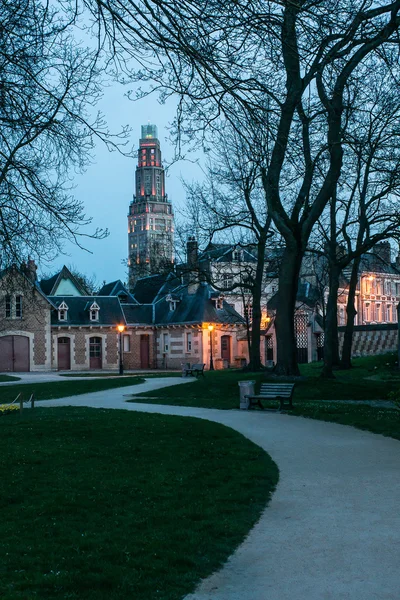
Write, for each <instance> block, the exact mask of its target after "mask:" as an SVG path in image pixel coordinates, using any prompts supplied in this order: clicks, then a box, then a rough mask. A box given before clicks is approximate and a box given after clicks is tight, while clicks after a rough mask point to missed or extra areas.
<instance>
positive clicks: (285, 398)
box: [246, 383, 294, 410]
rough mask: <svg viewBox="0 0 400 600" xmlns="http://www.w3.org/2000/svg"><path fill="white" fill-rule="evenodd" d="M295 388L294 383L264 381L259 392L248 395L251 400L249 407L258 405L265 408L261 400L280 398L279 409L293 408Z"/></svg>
mask: <svg viewBox="0 0 400 600" xmlns="http://www.w3.org/2000/svg"><path fill="white" fill-rule="evenodd" d="M293 390H294V383H262V384H261V389H260V393H259V394H255V395H254V396H246V398H248V400H249V409H250V408H251V407H252V406H257V405H258V406H259V407H260V408H262V409H264V407H263V405H262V403H261V400H279V410H283V409H284V408H293V404H292V397H293Z"/></svg>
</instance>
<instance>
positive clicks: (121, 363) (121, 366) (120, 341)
mask: <svg viewBox="0 0 400 600" xmlns="http://www.w3.org/2000/svg"><path fill="white" fill-rule="evenodd" d="M117 329H118V332H119V374H120V375H123V374H124V363H123V360H122V356H123V355H122V352H123V348H122V333H123V332H124V331H125V325H118V327H117Z"/></svg>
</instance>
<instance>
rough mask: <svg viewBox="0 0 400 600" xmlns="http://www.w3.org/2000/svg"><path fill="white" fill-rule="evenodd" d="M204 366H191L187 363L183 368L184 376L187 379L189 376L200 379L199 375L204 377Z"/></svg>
mask: <svg viewBox="0 0 400 600" xmlns="http://www.w3.org/2000/svg"><path fill="white" fill-rule="evenodd" d="M205 366H206V365H205V363H204V364H201V363H199V364H197V365H192V366H190V363H186V365H183V366H182V376H183V377H186V376H187V375H194V377H198V376H199V375H203V377H204V367H205Z"/></svg>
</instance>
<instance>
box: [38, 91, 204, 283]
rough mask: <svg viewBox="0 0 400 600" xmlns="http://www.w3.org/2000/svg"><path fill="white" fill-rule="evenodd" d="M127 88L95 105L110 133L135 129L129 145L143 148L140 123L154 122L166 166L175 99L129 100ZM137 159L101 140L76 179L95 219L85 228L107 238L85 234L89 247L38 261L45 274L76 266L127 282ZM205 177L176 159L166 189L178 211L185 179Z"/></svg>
mask: <svg viewBox="0 0 400 600" xmlns="http://www.w3.org/2000/svg"><path fill="white" fill-rule="evenodd" d="M126 92H127V88H125V87H123V86H122V85H120V84H117V83H115V84H112V85H110V86H109V87H107V88H106V89H105V91H104V97H103V99H102V101H101V102H100V103H99V104H98V105H97V109H99V110H101V112H102V113H103V114H104V116H105V118H106V121H107V123H108V126H109V128H110V130H111V131H114V132H116V131H118V130H119V129H120V127H121V126H122V125H129V126H130V127H131V128H132V130H133V131H132V134H131V136H132V137H131V140H130V146H132V143H133V144H134V148H135V150H137V148H138V146H139V138H140V128H141V125H144V124H146V123H148V122H149V121H150V122H151V123H154V124H155V125H157V127H158V137H159V140H160V143H161V151H162V157H163V162H164V165H165V163H168V162H169V161H171V159H172V157H173V147H172V144H171V142H169V141H167V140H166V138H167V137H168V131H167V126H168V124H169V123H170V122H171V121H172V119H173V118H174V114H175V103H174V100H173V99H172V100H170V101H169V102H168V103H166V104H164V105H161V104H159V103H158V101H157V97H156V95H151V96H149V97H147V98H145V99H142V100H138V101H131V100H129V99H128V98H127V97H126V96H125V94H126ZM136 164H137V159H136V157H135V158H127V157H125V156H123V155H121V154H120V153H118V152H109V151H108V150H107V148H106V147H105V146H104V145H103V144H102V143H100V142H99V143H98V144H97V146H96V148H95V151H94V160H93V162H92V164H91V165H89V167H88V168H87V170H86V172H85V173H84V174H82V175H76V176H75V178H74V185H75V186H76V187H75V192H74V194H75V197H76V198H77V199H78V200H80V201H82V203H83V206H84V209H85V212H86V215H87V216H88V217H92V219H93V221H92V224H91V225H90V226H88V227H86V228H85V229H83V230H82V231H84V232H88V233H89V232H91V231H93V230H94V229H96V227H100V228H103V229H104V228H107V229H108V230H109V236H108V237H107V238H105V239H103V240H91V239H89V238H86V239H84V240H83V243H84V245H85V247H86V248H87V250H89V251H90V252H88V251H85V250H81V249H79V248H78V247H76V246H74V245H72V244H66V245H65V254H63V255H59V256H58V257H57V258H56V259H55V260H54V261H53V262H52V263H51V264H43V265H40V269H39V276H40V271H41V272H42V273H54V272H56V271H57V270H60V269H61V268H62V266H63V265H64V264H65V265H72V266H74V267H75V268H76V269H77V270H78V271H80V272H81V273H85V274H86V275H88V276H90V277H92V276H94V277H95V279H96V281H97V282H98V284H100V285H101V284H102V283H103V281H107V282H109V281H114V280H116V279H121V280H122V281H126V280H127V268H126V266H125V265H124V264H123V263H122V261H123V260H126V259H127V252H128V233H127V229H128V228H127V213H128V208H129V204H130V202H131V200H132V196H133V192H134V178H135V169H136ZM182 177H183V178H185V179H186V180H190V181H192V180H196V179H201V169H200V167H199V166H197V165H195V164H193V163H192V162H189V161H180V162H178V163H174V164H173V165H172V166H171V167H170V168H169V169H168V172H167V176H166V192H167V194H168V197H169V199H170V201H171V202H172V205H173V206H174V208H175V211H176V210H177V209H178V210H179V208H182V207H183V205H184V203H185V192H184V188H183V185H182V182H181V178H182Z"/></svg>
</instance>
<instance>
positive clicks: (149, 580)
mask: <svg viewBox="0 0 400 600" xmlns="http://www.w3.org/2000/svg"><path fill="white" fill-rule="evenodd" d="M0 454H1V457H2V461H1V463H0V507H1V511H2V517H3V518H2V519H1V520H0V556H1V561H0V597H1V599H2V600H33V599H34V598H35V599H38V600H52V599H57V600H64V599H65V600H66V599H69V600H71V599H76V600H83V599H84V600H125V599H126V600H127V599H132V600H179V599H180V598H182V597H183V596H184V595H186V594H187V593H189V592H191V591H192V590H193V589H194V587H195V586H196V584H197V583H198V582H199V580H200V579H201V578H204V577H206V576H208V575H209V574H211V573H212V572H213V571H215V570H216V569H217V568H219V567H220V566H221V565H222V564H223V563H224V561H226V559H227V557H228V556H229V555H230V554H231V553H232V551H233V550H234V548H235V547H236V546H237V545H238V544H240V543H241V542H242V540H243V539H244V537H245V535H246V534H247V532H248V531H249V529H250V528H251V527H252V526H253V525H254V524H255V522H256V521H257V520H258V518H259V516H260V514H261V512H262V510H263V508H264V507H265V505H266V503H267V502H268V499H269V498H270V495H271V493H272V491H273V489H274V487H275V485H276V483H277V480H278V469H277V467H276V465H275V463H273V462H272V460H271V459H270V457H269V456H268V455H267V454H266V453H265V452H264V451H263V450H262V449H261V448H260V447H258V446H256V445H255V444H253V443H252V442H250V441H249V440H247V439H246V438H244V437H243V436H242V435H240V434H238V433H237V432H235V431H233V430H232V429H230V428H228V427H225V426H222V425H219V424H216V423H212V422H210V421H204V420H199V419H193V418H184V417H171V416H162V415H147V414H140V413H133V412H132V413H130V412H126V411H118V410H96V409H85V408H71V407H68V408H38V409H35V410H33V411H25V412H24V414H23V416H22V417H20V415H18V414H16V415H15V414H10V415H6V416H4V417H0Z"/></svg>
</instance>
